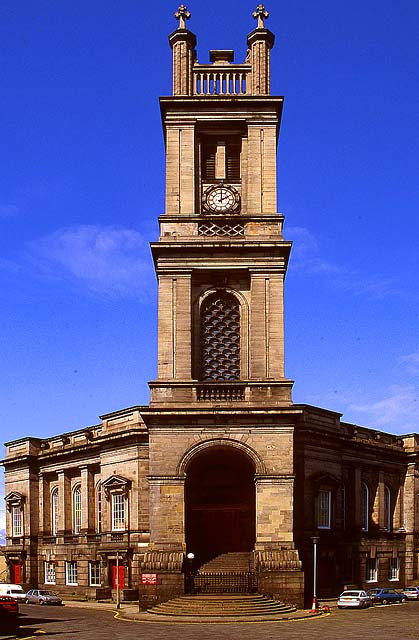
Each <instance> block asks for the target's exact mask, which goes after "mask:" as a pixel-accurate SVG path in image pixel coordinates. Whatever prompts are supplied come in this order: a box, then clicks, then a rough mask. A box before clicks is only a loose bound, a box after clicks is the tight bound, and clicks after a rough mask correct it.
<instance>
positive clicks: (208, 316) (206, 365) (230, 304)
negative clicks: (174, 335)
mask: <svg viewBox="0 0 419 640" xmlns="http://www.w3.org/2000/svg"><path fill="white" fill-rule="evenodd" d="M239 379H240V305H239V302H238V301H237V299H236V298H235V297H234V296H232V295H230V294H228V293H226V292H217V293H216V294H214V295H212V296H209V297H208V298H207V299H206V300H205V301H204V304H203V306H202V309H201V380H207V381H217V380H218V381H226V382H228V381H234V380H239Z"/></svg>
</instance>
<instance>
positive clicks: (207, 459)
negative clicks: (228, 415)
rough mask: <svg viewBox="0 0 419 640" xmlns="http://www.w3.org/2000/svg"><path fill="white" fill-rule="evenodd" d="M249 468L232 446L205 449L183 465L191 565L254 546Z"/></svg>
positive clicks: (250, 464) (247, 460) (252, 483)
mask: <svg viewBox="0 0 419 640" xmlns="http://www.w3.org/2000/svg"><path fill="white" fill-rule="evenodd" d="M254 475H255V468H254V465H253V462H252V461H251V460H250V458H249V457H248V456H246V455H245V454H243V453H242V452H240V451H238V450H237V449H235V448H233V447H216V446H214V447H211V449H207V450H206V451H205V452H203V453H201V454H198V455H197V456H196V457H195V458H193V460H192V461H191V463H190V464H189V466H188V469H187V475H186V486H185V518H186V522H185V527H186V548H187V551H188V553H189V552H193V553H194V554H195V558H196V562H197V565H198V566H199V565H201V564H202V563H203V562H206V561H207V560H209V559H211V558H214V557H215V556H217V555H219V554H221V553H227V552H230V551H251V550H252V549H253V548H254V544H255V536H256V533H255V531H256V526H255V481H254Z"/></svg>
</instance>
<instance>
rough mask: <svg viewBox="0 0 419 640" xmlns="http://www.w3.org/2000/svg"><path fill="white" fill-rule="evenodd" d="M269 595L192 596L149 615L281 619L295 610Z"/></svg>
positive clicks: (161, 606) (171, 602)
mask: <svg viewBox="0 0 419 640" xmlns="http://www.w3.org/2000/svg"><path fill="white" fill-rule="evenodd" d="M295 610H296V609H295V607H291V606H288V605H285V604H283V603H281V602H277V601H276V600H272V599H271V598H268V597H267V596H264V595H260V594H254V595H190V596H180V597H179V598H174V599H173V600H169V601H168V602H163V603H161V604H159V605H157V606H156V607H153V608H152V609H148V610H147V613H149V614H151V615H152V616H153V617H154V616H155V617H159V616H160V617H162V618H170V617H175V618H188V619H194V618H199V619H201V620H202V619H207V620H210V619H212V618H216V619H223V618H224V619H225V618H229V619H231V618H235V619H237V618H253V619H255V618H264V619H266V618H268V619H278V617H281V616H283V615H285V614H287V613H291V612H293V611H295Z"/></svg>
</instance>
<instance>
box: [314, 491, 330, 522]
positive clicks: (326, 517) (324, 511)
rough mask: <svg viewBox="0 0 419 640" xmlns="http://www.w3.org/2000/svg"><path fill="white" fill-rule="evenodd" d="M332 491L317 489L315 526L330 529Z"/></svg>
mask: <svg viewBox="0 0 419 640" xmlns="http://www.w3.org/2000/svg"><path fill="white" fill-rule="evenodd" d="M331 505H332V492H331V491H319V492H318V494H317V496H316V526H317V527H318V528H319V529H330V521H331Z"/></svg>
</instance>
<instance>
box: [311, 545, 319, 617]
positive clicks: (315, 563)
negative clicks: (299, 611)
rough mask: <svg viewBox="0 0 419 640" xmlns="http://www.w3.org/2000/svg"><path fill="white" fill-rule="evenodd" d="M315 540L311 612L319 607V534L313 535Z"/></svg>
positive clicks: (314, 611)
mask: <svg viewBox="0 0 419 640" xmlns="http://www.w3.org/2000/svg"><path fill="white" fill-rule="evenodd" d="M311 539H312V541H313V604H312V605H311V613H316V612H317V610H318V607H317V545H318V542H319V537H318V536H312V538H311Z"/></svg>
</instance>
